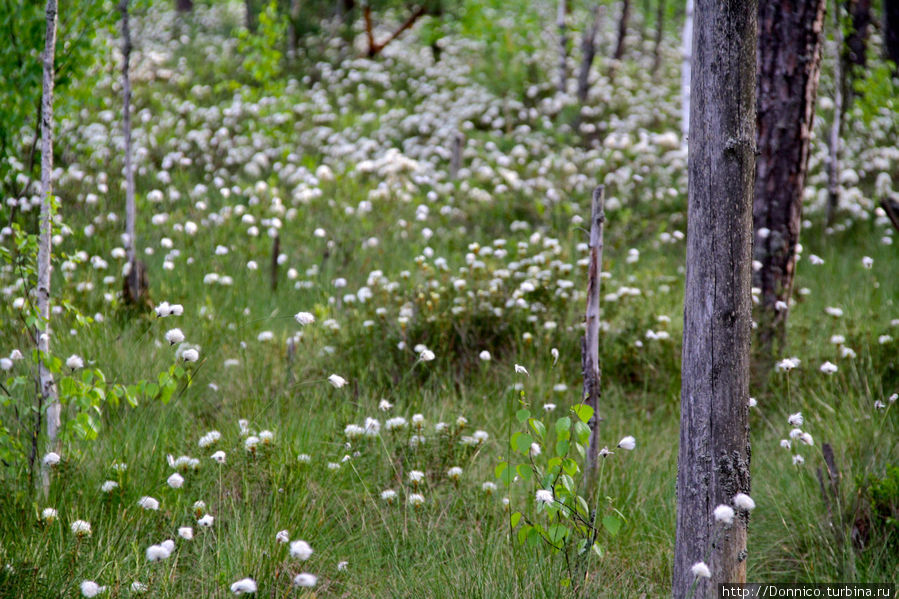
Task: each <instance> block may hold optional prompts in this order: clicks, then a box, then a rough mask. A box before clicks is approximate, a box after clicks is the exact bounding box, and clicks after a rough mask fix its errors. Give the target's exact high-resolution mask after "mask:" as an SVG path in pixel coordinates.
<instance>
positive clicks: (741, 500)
mask: <svg viewBox="0 0 899 599" xmlns="http://www.w3.org/2000/svg"><path fill="white" fill-rule="evenodd" d="M734 507H735V508H737V509H738V510H743V511H746V512H751V511H752V510H754V509H755V501H754V500H753V499H752V497H750V496H749V495H747V494H746V493H737V494H736V495H734Z"/></svg>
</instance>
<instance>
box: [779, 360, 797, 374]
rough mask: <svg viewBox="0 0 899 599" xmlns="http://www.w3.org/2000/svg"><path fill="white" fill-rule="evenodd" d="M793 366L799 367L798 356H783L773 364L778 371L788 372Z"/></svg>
mask: <svg viewBox="0 0 899 599" xmlns="http://www.w3.org/2000/svg"><path fill="white" fill-rule="evenodd" d="M794 368H799V358H784V359H783V360H781V361H780V362H778V363H777V364H775V365H774V369H775V370H777V371H779V372H790V371H791V370H793V369H794Z"/></svg>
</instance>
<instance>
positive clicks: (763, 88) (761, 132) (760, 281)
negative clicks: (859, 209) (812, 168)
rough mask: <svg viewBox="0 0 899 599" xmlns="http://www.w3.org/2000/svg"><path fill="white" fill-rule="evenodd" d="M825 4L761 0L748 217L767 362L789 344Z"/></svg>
mask: <svg viewBox="0 0 899 599" xmlns="http://www.w3.org/2000/svg"><path fill="white" fill-rule="evenodd" d="M825 8H826V0H790V1H789V2H781V1H780V0H760V1H759V17H758V26H759V44H758V117H757V119H758V159H757V161H756V179H755V199H754V201H753V207H752V217H753V230H754V231H755V246H754V258H755V260H757V261H758V262H759V263H760V264H761V267H760V268H758V269H757V270H755V271H754V273H753V281H752V282H753V286H755V287H758V288H760V289H761V303H760V306H759V314H758V318H757V320H758V322H759V326H758V338H759V342H760V343H759V348H758V351H759V353H758V355H759V356H760V357H764V358H763V359H764V361H766V362H768V363H770V362H771V359H772V358H773V357H774V355H775V353H776V352H777V351H779V350H780V349H781V346H783V344H784V343H785V342H786V322H787V315H788V314H789V303H790V295H791V293H792V290H793V274H794V269H795V266H796V244H797V243H798V242H799V227H800V223H801V217H802V193H803V190H804V188H805V175H806V167H807V165H808V154H809V140H810V137H811V130H812V120H813V118H814V114H815V95H816V94H817V91H818V73H819V70H820V66H821V46H822V40H823V30H824V11H825ZM775 344H776V345H777V346H778V347H775Z"/></svg>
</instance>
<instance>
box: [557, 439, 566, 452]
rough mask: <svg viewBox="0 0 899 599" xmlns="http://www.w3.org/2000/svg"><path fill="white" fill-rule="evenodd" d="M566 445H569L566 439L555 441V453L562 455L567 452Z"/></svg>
mask: <svg viewBox="0 0 899 599" xmlns="http://www.w3.org/2000/svg"><path fill="white" fill-rule="evenodd" d="M568 447H569V443H568V441H567V440H565V439H562V440H559V441H556V455H557V456H564V455H566V454H568Z"/></svg>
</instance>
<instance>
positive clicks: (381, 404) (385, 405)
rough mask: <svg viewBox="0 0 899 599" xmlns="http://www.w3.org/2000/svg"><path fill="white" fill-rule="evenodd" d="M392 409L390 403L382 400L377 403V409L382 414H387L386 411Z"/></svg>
mask: <svg viewBox="0 0 899 599" xmlns="http://www.w3.org/2000/svg"><path fill="white" fill-rule="evenodd" d="M392 407H393V404H392V403H390V402H389V401H387V400H386V399H382V400H381V401H380V402H378V409H379V410H381V411H382V412H388V411H390V408H392Z"/></svg>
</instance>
